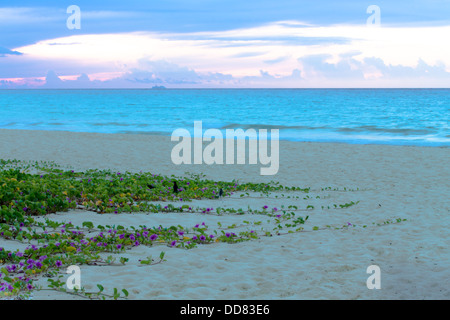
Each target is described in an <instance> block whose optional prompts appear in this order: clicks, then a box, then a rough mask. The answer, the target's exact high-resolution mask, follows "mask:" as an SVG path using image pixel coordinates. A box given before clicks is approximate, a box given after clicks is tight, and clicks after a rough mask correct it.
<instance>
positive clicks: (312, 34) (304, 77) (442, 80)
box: [0, 21, 450, 88]
mask: <svg viewBox="0 0 450 320" xmlns="http://www.w3.org/2000/svg"><path fill="white" fill-rule="evenodd" d="M449 32H450V26H435V27H426V28H403V27H396V28H393V27H382V28H368V27H366V26H365V25H356V26H355V25H354V26H350V25H336V26H315V25H311V24H304V23H302V22H296V23H295V22H294V21H287V22H286V21H280V22H273V23H268V24H264V25H261V26H257V27H251V28H243V29H231V30H222V31H208V32H195V33H184V34H180V33H154V32H133V33H119V34H116V33H113V34H90V35H83V34H79V35H73V36H70V37H62V38H55V39H48V40H45V41H40V42H38V43H35V44H32V45H28V46H23V47H19V48H14V49H12V50H14V51H16V52H20V53H22V55H11V54H10V55H7V56H5V57H3V58H2V59H0V77H2V78H3V79H4V80H7V79H9V78H18V77H29V78H39V77H42V75H45V73H47V70H54V71H55V72H57V73H58V74H59V75H60V78H61V79H64V82H63V83H60V82H58V80H57V79H56V78H55V77H50V78H49V79H48V81H47V82H48V83H49V85H52V86H59V85H63V84H64V85H69V84H70V85H71V86H74V85H81V82H80V81H79V82H76V83H75V82H73V81H75V80H74V79H75V78H73V77H75V76H76V75H79V74H80V73H82V72H84V73H86V74H87V75H89V77H90V78H91V79H98V80H94V81H92V80H89V81H86V79H84V80H85V81H84V83H83V85H85V86H88V85H90V86H95V87H101V86H105V87H108V86H109V87H111V86H116V87H127V88H128V87H133V86H136V87H148V86H150V85H152V84H154V85H159V84H165V85H170V86H173V87H183V86H185V87H213V86H218V87H225V86H227V87H249V86H252V85H253V86H257V87H264V86H265V87H280V86H286V87H324V86H327V87H335V86H344V87H345V86H349V87H353V86H355V87H366V86H377V87H379V86H392V85H394V86H404V85H408V86H409V85H414V86H417V85H419V86H420V85H422V86H430V84H432V85H437V86H448V81H447V77H448V71H450V45H449V44H448V43H447V42H446V41H442V39H444V38H445V37H447V34H448V33H449ZM277 39H283V41H278V40H277ZM286 39H289V41H285V40H286ZM294 39H297V40H298V41H294ZM304 39H313V41H312V42H310V43H306V44H305V43H304V42H302V40H304ZM342 39H344V40H343V41H341V40H342ZM0 53H1V51H0ZM98 74H102V76H101V77H100V76H96V75H98ZM70 77H72V78H70ZM69 78H70V79H71V80H68V79H69ZM61 79H60V80H61ZM424 79H425V80H427V81H426V82H424V81H423V80H424ZM66 80H67V81H72V82H67V81H66ZM106 80H107V81H106ZM394 80H397V82H395V81H394ZM101 81H103V82H101Z"/></svg>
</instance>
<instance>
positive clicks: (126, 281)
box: [0, 130, 450, 300]
mask: <svg viewBox="0 0 450 320" xmlns="http://www.w3.org/2000/svg"><path fill="white" fill-rule="evenodd" d="M174 145H175V143H174V142H171V141H170V137H165V136H151V135H137V134H136V135H134V134H127V135H125V134H95V133H71V132H57V131H55V132H49V131H25V130H0V159H20V160H24V161H29V160H30V161H54V162H56V163H57V164H59V165H61V166H62V167H64V168H68V169H71V170H75V171H83V170H87V169H90V168H98V169H113V170H118V171H122V172H125V171H130V172H139V171H144V172H152V173H158V174H163V175H168V176H170V175H172V174H173V175H176V176H183V175H185V173H186V172H189V173H197V174H198V173H203V174H205V176H206V178H208V179H214V180H224V181H232V180H233V179H236V180H239V181H242V182H269V181H271V180H274V181H277V182H279V183H280V184H281V185H285V186H297V187H302V188H306V187H310V188H311V189H310V192H309V193H308V195H309V197H310V198H308V199H307V200H305V199H304V197H305V193H302V192H292V193H290V194H289V195H287V194H285V195H283V196H281V195H280V194H278V197H277V195H275V194H272V195H269V196H268V197H261V196H260V195H259V194H250V195H249V196H245V197H240V195H239V194H234V195H232V196H230V197H225V198H223V199H219V200H216V199H208V200H194V201H193V203H192V205H193V206H199V207H205V206H211V207H213V208H217V207H219V206H220V207H229V208H232V207H233V208H248V207H251V208H261V207H263V206H265V205H267V206H269V207H270V208H274V207H276V208H281V207H282V206H283V205H284V206H285V207H287V206H289V205H297V206H299V207H300V208H304V206H305V204H306V203H308V204H311V203H312V204H314V209H313V210H305V212H301V211H300V212H299V213H298V214H299V215H302V216H306V215H308V216H309V219H308V221H307V223H306V224H305V225H304V231H303V232H297V233H292V234H286V235H281V236H272V237H260V238H259V239H257V240H251V241H246V242H241V243H237V244H226V243H214V244H211V245H204V246H198V247H196V248H193V249H190V250H183V249H177V248H170V247H167V246H153V247H146V246H139V247H136V248H133V249H132V250H129V251H127V252H126V254H121V256H127V257H128V258H129V261H128V263H127V264H126V265H123V266H120V265H117V266H116V265H112V266H85V265H83V266H81V272H82V274H81V281H82V285H83V286H84V287H85V288H86V289H87V290H93V291H96V284H97V283H100V284H102V285H103V287H104V288H105V291H109V292H111V290H112V289H113V288H115V287H116V288H119V289H122V288H125V289H127V290H128V292H129V293H130V296H129V298H130V299H246V300H247V299H248V300H252V299H269V300H271V299H449V298H450V268H449V267H450V251H449V249H448V248H449V247H450V238H449V237H448V234H449V233H448V230H449V227H450V200H449V199H450V198H449V194H450V166H449V159H450V149H449V148H445V147H410V146H391V145H358V144H338V143H306V142H289V141H281V142H280V164H279V171H278V173H277V174H276V175H274V176H261V175H260V171H259V170H260V167H261V166H260V165H249V164H246V165H237V164H236V165H227V164H224V165H194V164H192V165H175V164H173V163H172V161H171V158H170V155H171V150H172V148H173V146H174ZM289 196H290V197H289ZM351 201H353V202H358V201H359V202H358V203H357V204H356V205H354V206H351V207H348V208H337V209H335V208H334V207H333V204H343V203H349V202H351ZM328 207H331V208H330V209H328ZM47 218H50V219H52V220H56V221H71V222H72V223H73V224H74V225H81V224H82V222H83V221H92V222H93V223H94V224H103V225H107V224H110V225H112V224H121V225H125V226H139V225H144V224H145V225H147V226H154V225H155V226H158V225H163V226H170V225H177V224H181V225H184V226H188V227H192V226H194V225H195V224H199V223H202V222H205V224H206V225H208V226H209V228H210V230H211V231H212V230H214V229H215V228H216V229H217V228H218V222H220V223H221V225H223V226H227V225H232V224H236V225H238V226H239V225H241V224H242V223H243V221H244V220H247V221H250V222H256V221H259V220H264V218H261V217H260V216H256V215H255V216H254V215H242V216H241V215H223V216H217V215H212V214H202V213H157V214H152V213H136V214H119V215H113V214H104V215H99V214H96V213H93V212H89V211H83V210H69V211H68V212H61V213H57V214H52V215H49V216H47ZM397 218H401V219H406V221H402V222H400V223H389V224H384V222H386V221H391V219H397ZM37 219H42V221H43V219H44V218H43V217H39V218H37ZM265 223H266V221H265V220H264V221H263V226H264V224H265ZM378 224H380V225H378ZM328 225H329V226H332V227H331V228H325V227H326V226H328ZM344 225H347V226H348V227H347V228H342V226H344ZM362 226H367V227H362ZM314 227H319V230H313V228H314ZM239 228H240V229H245V228H246V227H245V226H243V227H239ZM25 246H26V244H25V243H24V244H21V243H18V242H12V241H7V240H4V239H3V238H2V239H0V247H4V248H6V249H8V250H12V249H23V248H24V247H25ZM161 251H165V253H166V255H165V259H166V261H164V262H162V263H160V264H156V265H153V266H142V265H140V264H139V259H143V258H145V257H147V256H149V255H152V256H155V257H156V256H158V255H159V253H160V252H161ZM370 265H377V266H379V268H380V270H381V289H372V290H370V289H368V288H367V285H366V280H367V278H368V277H369V276H370V275H369V274H368V273H367V272H366V270H367V267H369V266H370ZM40 282H41V283H42V285H45V284H46V282H47V280H46V279H45V278H44V277H43V278H42V279H41V280H40ZM32 298H33V299H78V297H74V296H71V295H64V294H62V293H58V292H53V291H36V292H35V293H33V296H32Z"/></svg>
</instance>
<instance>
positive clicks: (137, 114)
mask: <svg viewBox="0 0 450 320" xmlns="http://www.w3.org/2000/svg"><path fill="white" fill-rule="evenodd" d="M194 121H202V125H203V130H206V129H210V128H215V129H220V130H223V132H224V133H225V130H226V129H239V128H240V129H244V130H246V129H248V128H253V129H256V130H258V129H279V130H280V131H279V132H280V139H284V140H293V141H317V142H343V143H362V144H391V145H416V146H450V89H148V90H143V89H142V90H141V89H136V90H0V128H3V129H22V130H47V131H73V132H98V133H126V134H158V135H171V134H172V132H173V131H174V130H175V129H178V128H184V129H187V130H189V131H191V132H193V125H194Z"/></svg>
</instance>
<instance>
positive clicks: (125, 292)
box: [122, 289, 128, 297]
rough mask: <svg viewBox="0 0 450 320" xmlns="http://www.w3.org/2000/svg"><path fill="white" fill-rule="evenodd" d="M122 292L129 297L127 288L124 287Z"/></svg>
mask: <svg viewBox="0 0 450 320" xmlns="http://www.w3.org/2000/svg"><path fill="white" fill-rule="evenodd" d="M122 292H123V293H124V294H125V297H128V291H127V290H125V289H122Z"/></svg>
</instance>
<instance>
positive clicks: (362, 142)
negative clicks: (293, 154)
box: [0, 128, 450, 148]
mask: <svg viewBox="0 0 450 320" xmlns="http://www.w3.org/2000/svg"><path fill="white" fill-rule="evenodd" d="M211 129H213V128H211ZM272 129H276V128H272ZM9 130H11V131H18V132H22V131H25V132H56V133H58V132H61V133H63V134H64V133H80V134H99V135H102V134H104V135H134V136H151V137H166V138H170V137H171V135H172V133H168V132H157V131H154V132H142V131H136V132H135V131H126V132H91V131H68V130H44V129H42V130H39V129H8V128H0V131H9ZM206 130H207V129H206ZM219 130H222V131H224V130H225V129H219ZM267 130H270V129H267ZM244 131H245V130H244ZM192 138H193V137H192ZM223 139H224V140H225V138H223ZM237 139H239V138H237ZM247 139H248V138H247ZM279 141H280V142H281V141H287V142H298V143H329V144H345V145H374V146H396V147H419V148H422V147H428V148H450V144H443V145H434V144H433V143H423V144H414V143H410V144H408V143H404V142H403V143H402V142H399V143H392V141H396V140H391V141H385V142H383V141H381V140H363V139H354V140H352V139H350V138H349V139H347V140H336V141H333V140H297V139H295V138H283V137H282V136H280V137H279ZM371 141H373V142H371Z"/></svg>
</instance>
